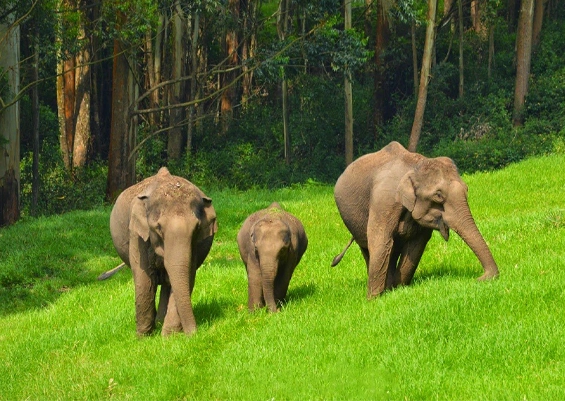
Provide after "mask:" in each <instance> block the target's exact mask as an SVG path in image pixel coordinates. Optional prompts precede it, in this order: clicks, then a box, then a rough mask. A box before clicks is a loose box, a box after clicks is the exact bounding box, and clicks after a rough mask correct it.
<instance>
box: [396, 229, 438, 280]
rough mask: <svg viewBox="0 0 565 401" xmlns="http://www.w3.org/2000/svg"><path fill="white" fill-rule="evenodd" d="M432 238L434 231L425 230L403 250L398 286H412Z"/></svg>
mask: <svg viewBox="0 0 565 401" xmlns="http://www.w3.org/2000/svg"><path fill="white" fill-rule="evenodd" d="M431 237H432V230H428V229H424V230H423V231H422V232H421V235H419V236H417V237H415V238H412V239H410V240H409V241H407V242H406V244H405V245H404V247H403V249H402V253H401V256H400V261H399V262H398V270H399V272H400V278H399V283H398V284H400V285H408V284H410V282H411V281H412V278H413V277H414V273H415V272H416V268H417V267H418V264H419V263H420V259H421V258H422V255H423V254H424V250H425V249H426V245H427V243H428V241H429V240H430V238H431Z"/></svg>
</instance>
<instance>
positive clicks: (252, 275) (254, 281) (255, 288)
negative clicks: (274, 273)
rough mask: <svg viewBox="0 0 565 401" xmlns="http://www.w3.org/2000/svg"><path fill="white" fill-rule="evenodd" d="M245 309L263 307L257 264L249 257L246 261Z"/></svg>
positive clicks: (261, 287) (259, 272)
mask: <svg viewBox="0 0 565 401" xmlns="http://www.w3.org/2000/svg"><path fill="white" fill-rule="evenodd" d="M246 268H247V295H248V298H247V307H248V308H249V310H250V311H253V310H255V309H258V308H262V307H264V306H265V299H264V298H263V284H262V275H261V269H260V267H259V263H258V262H257V260H256V259H255V258H254V257H252V256H250V257H249V258H248V260H247V265H246Z"/></svg>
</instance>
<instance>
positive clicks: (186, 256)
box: [164, 237, 196, 335]
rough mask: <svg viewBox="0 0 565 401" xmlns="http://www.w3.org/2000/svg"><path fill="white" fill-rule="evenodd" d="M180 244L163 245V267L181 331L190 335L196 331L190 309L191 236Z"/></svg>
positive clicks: (191, 284)
mask: <svg viewBox="0 0 565 401" xmlns="http://www.w3.org/2000/svg"><path fill="white" fill-rule="evenodd" d="M177 238H179V237H177ZM184 238H185V239H184V240H183V241H178V240H177V241H178V242H182V244H180V243H179V244H171V243H169V244H167V245H169V247H167V245H165V255H164V262H165V269H166V270H167V274H168V275H169V280H170V282H171V288H172V293H173V297H174V300H175V304H176V307H177V311H178V315H179V318H180V321H181V324H182V329H183V332H184V333H185V334H186V335H190V334H192V333H193V332H195V331H196V319H195V318H194V312H193V310H192V301H191V292H192V287H193V286H194V278H195V267H194V266H193V264H194V256H193V249H192V246H191V242H192V238H189V239H188V240H189V241H188V243H186V237H184Z"/></svg>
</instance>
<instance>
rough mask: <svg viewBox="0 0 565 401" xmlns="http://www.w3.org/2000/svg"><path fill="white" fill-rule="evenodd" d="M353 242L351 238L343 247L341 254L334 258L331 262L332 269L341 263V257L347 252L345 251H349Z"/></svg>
mask: <svg viewBox="0 0 565 401" xmlns="http://www.w3.org/2000/svg"><path fill="white" fill-rule="evenodd" d="M353 241H354V238H353V237H351V239H350V240H349V242H348V243H347V245H346V246H345V249H344V250H343V251H341V253H340V254H339V255H337V256H336V257H335V258H334V260H332V267H335V266H336V265H337V264H338V263H339V262H341V259H343V255H345V252H347V250H348V249H349V247H350V246H351V244H353Z"/></svg>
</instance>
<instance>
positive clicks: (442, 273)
mask: <svg viewBox="0 0 565 401" xmlns="http://www.w3.org/2000/svg"><path fill="white" fill-rule="evenodd" d="M481 274H483V272H482V270H477V271H476V272H475V271H474V270H472V269H471V268H465V267H462V266H454V265H450V264H449V265H436V266H428V268H426V269H418V270H416V274H415V275H414V278H413V279H412V283H420V282H422V281H428V280H440V279H446V278H449V277H455V278H477V277H479V276H480V275H481Z"/></svg>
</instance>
